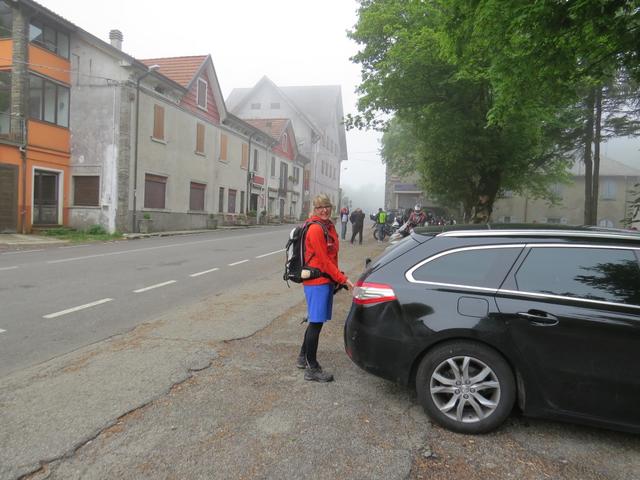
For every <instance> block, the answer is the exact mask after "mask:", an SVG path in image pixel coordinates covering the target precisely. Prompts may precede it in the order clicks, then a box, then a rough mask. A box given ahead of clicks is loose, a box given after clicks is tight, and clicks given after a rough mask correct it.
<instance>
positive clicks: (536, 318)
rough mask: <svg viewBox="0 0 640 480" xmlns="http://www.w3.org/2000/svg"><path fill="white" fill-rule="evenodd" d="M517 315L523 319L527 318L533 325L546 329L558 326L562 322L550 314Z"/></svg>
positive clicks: (521, 313) (523, 313) (519, 313)
mask: <svg viewBox="0 0 640 480" xmlns="http://www.w3.org/2000/svg"><path fill="white" fill-rule="evenodd" d="M517 315H518V316H519V317H521V318H526V319H527V320H529V322H530V323H531V324H533V325H539V326H544V327H551V326H553V325H558V323H560V320H558V318H557V317H554V316H553V315H551V314H549V313H544V312H540V313H528V312H518V313H517Z"/></svg>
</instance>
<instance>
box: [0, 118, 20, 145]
mask: <svg viewBox="0 0 640 480" xmlns="http://www.w3.org/2000/svg"><path fill="white" fill-rule="evenodd" d="M24 133H25V128H24V118H22V117H19V116H17V115H11V114H10V113H4V112H0V142H2V143H13V144H18V145H23V144H24Z"/></svg>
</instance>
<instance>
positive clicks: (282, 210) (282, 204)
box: [280, 198, 284, 220]
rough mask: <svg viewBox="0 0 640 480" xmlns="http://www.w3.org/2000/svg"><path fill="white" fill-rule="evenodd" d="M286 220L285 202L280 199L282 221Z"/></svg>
mask: <svg viewBox="0 0 640 480" xmlns="http://www.w3.org/2000/svg"><path fill="white" fill-rule="evenodd" d="M283 219H284V200H283V199H282V198H281V199H280V220H283Z"/></svg>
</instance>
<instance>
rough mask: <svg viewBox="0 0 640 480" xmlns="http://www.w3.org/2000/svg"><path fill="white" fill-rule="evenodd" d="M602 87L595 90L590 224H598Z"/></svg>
mask: <svg viewBox="0 0 640 480" xmlns="http://www.w3.org/2000/svg"><path fill="white" fill-rule="evenodd" d="M602 89H603V87H599V88H598V90H597V92H596V119H595V137H594V139H593V178H592V187H591V222H590V223H591V225H597V224H598V198H599V197H600V195H599V190H600V140H601V137H602Z"/></svg>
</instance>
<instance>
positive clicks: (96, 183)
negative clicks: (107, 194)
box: [73, 176, 100, 207]
mask: <svg viewBox="0 0 640 480" xmlns="http://www.w3.org/2000/svg"><path fill="white" fill-rule="evenodd" d="M99 198H100V177H98V176H74V177H73V204H74V205H76V206H79V207H97V206H99V205H100V200H99Z"/></svg>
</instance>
